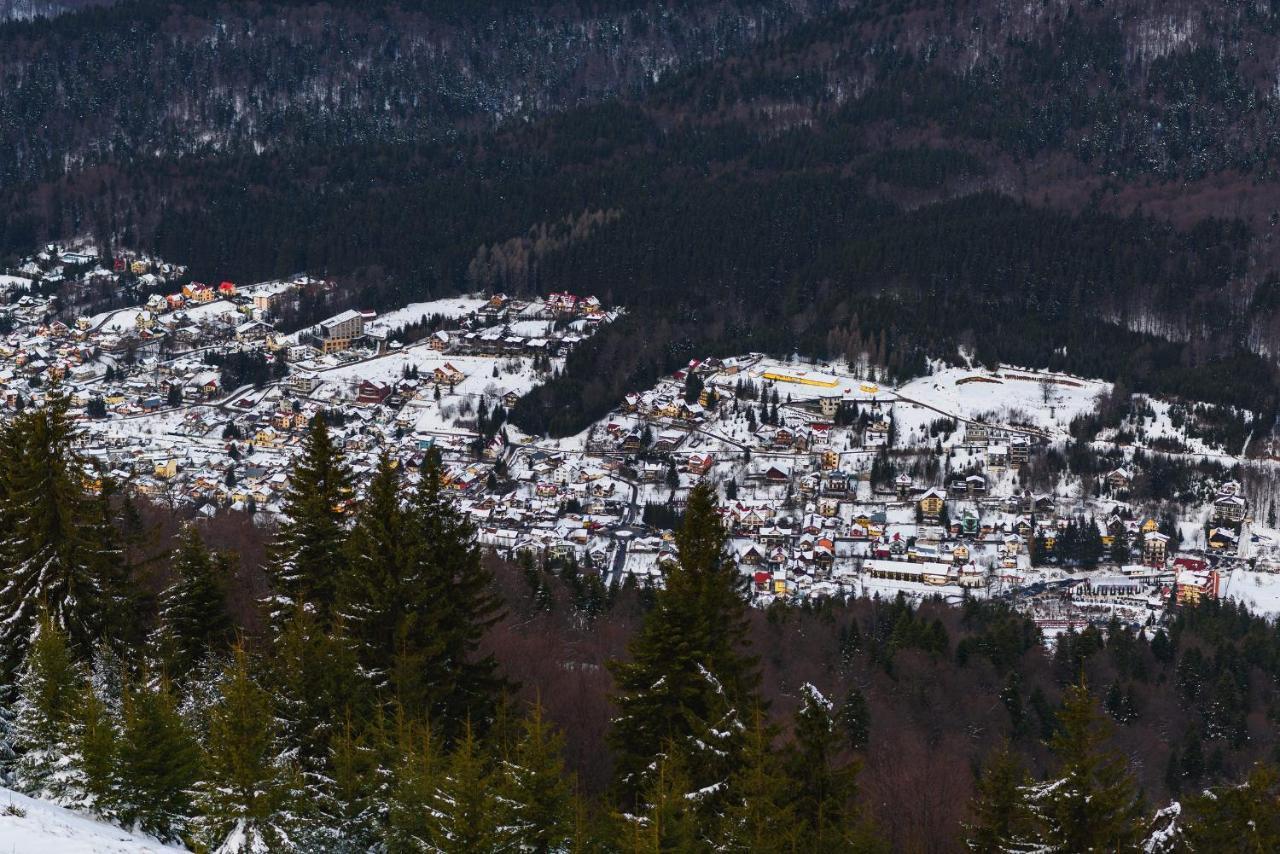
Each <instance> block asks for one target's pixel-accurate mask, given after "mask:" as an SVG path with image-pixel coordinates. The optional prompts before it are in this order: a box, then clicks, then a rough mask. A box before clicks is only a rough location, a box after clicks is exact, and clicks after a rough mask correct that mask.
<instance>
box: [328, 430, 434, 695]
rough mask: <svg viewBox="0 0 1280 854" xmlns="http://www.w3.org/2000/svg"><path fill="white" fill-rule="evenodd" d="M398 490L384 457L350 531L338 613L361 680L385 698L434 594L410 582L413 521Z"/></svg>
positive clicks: (393, 472) (397, 479)
mask: <svg viewBox="0 0 1280 854" xmlns="http://www.w3.org/2000/svg"><path fill="white" fill-rule="evenodd" d="M399 490H400V471H399V468H398V466H396V464H395V462H394V460H393V459H392V458H391V456H390V454H386V453H384V454H383V455H382V456H381V457H380V458H379V460H378V467H377V470H376V471H375V472H374V475H373V479H372V480H371V481H370V482H369V489H368V492H367V493H366V495H365V499H364V501H363V502H362V504H361V506H360V512H359V515H358V516H357V518H356V523H355V526H354V527H353V528H352V530H351V535H350V537H349V539H348V556H347V559H346V560H345V561H344V564H343V565H344V569H345V571H344V573H343V575H342V577H341V579H340V580H339V589H338V599H339V613H340V615H341V617H342V621H343V626H344V628H345V630H346V633H347V637H348V638H349V639H350V641H351V644H352V647H353V649H354V650H355V654H356V659H357V661H358V662H359V664H360V672H361V675H362V676H363V677H365V678H366V679H367V680H368V681H369V682H370V687H371V688H373V689H375V690H377V691H384V692H389V690H390V689H391V685H390V678H391V673H392V670H393V662H394V657H395V654H396V650H397V649H401V648H403V643H404V642H406V641H407V638H404V637H403V634H402V632H403V630H404V628H405V623H406V622H407V621H409V620H413V619H416V614H417V613H418V612H419V611H420V609H421V606H422V605H423V604H424V602H423V599H424V593H428V592H429V591H423V590H419V589H417V587H416V584H415V583H414V582H415V581H420V579H414V578H412V577H411V572H412V567H411V566H410V563H409V558H410V554H411V552H410V550H409V549H408V548H407V547H406V546H407V545H408V544H407V543H406V541H405V540H406V532H407V529H408V525H409V520H408V519H407V518H406V517H407V514H406V512H405V509H404V507H403V506H402V504H401V501H400V494H399Z"/></svg>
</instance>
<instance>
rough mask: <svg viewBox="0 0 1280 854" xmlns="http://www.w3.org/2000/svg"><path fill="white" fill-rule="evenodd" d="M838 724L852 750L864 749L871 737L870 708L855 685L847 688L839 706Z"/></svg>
mask: <svg viewBox="0 0 1280 854" xmlns="http://www.w3.org/2000/svg"><path fill="white" fill-rule="evenodd" d="M840 725H841V726H842V727H843V728H844V732H845V736H846V738H847V740H848V744H849V747H850V748H851V749H852V750H866V748H867V742H868V741H869V740H870V739H871V709H870V708H869V707H868V706H867V698H866V697H865V696H863V694H862V692H861V691H859V690H858V687H857V686H856V685H855V686H853V687H851V688H850V689H849V693H848V694H846V695H845V698H844V704H843V705H842V706H841V707H840Z"/></svg>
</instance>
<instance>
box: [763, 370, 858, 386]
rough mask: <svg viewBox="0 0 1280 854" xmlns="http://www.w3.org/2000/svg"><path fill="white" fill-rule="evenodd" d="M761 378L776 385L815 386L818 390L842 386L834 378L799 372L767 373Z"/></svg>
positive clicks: (780, 371) (779, 371) (777, 371)
mask: <svg viewBox="0 0 1280 854" xmlns="http://www.w3.org/2000/svg"><path fill="white" fill-rule="evenodd" d="M761 376H762V377H764V378H765V379H766V380H773V381H774V382H776V383H795V384H797V385H807V386H815V387H817V388H835V387H836V386H838V385H840V381H839V380H837V379H835V378H834V377H815V376H813V375H811V374H805V373H801V372H799V371H796V372H790V371H782V370H773V371H765V372H764V373H763V374H761Z"/></svg>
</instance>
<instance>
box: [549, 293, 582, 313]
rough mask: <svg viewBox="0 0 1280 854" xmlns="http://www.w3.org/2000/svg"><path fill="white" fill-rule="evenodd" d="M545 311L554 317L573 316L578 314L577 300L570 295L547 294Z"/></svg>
mask: <svg viewBox="0 0 1280 854" xmlns="http://www.w3.org/2000/svg"><path fill="white" fill-rule="evenodd" d="M546 309H547V311H548V312H549V313H550V314H554V315H561V316H563V315H575V314H577V313H578V298H577V297H576V296H574V295H573V294H571V293H554V294H547V300H546Z"/></svg>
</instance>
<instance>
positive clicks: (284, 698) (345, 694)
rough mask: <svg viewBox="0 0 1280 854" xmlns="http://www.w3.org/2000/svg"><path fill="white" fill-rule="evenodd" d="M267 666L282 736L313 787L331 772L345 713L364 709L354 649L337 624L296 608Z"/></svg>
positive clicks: (364, 697)
mask: <svg viewBox="0 0 1280 854" xmlns="http://www.w3.org/2000/svg"><path fill="white" fill-rule="evenodd" d="M269 668H270V669H269V674H270V676H271V689H272V691H273V693H274V694H275V705H276V713H277V715H278V717H279V721H280V728H281V732H280V737H281V739H282V741H283V743H284V744H286V745H288V748H289V750H290V751H291V752H292V754H293V756H294V759H295V761H296V763H297V765H298V767H299V769H300V771H301V773H302V774H303V775H304V777H305V779H306V782H307V784H308V785H310V786H317V785H319V784H320V782H321V781H322V780H323V779H324V778H325V777H327V775H328V774H329V755H330V748H331V742H332V739H333V737H334V736H335V735H336V734H337V733H338V732H339V731H340V730H341V728H342V726H343V721H344V720H345V719H346V717H347V715H348V714H354V715H356V716H357V717H358V718H359V717H361V716H363V715H364V714H366V713H367V711H368V706H369V698H368V695H367V692H366V691H365V690H364V689H365V687H366V683H364V682H363V681H362V680H361V679H360V677H359V674H358V667H357V665H356V661H355V655H354V652H353V651H352V649H351V646H350V644H348V643H347V641H346V638H345V636H344V635H343V633H342V626H341V625H340V624H339V625H338V626H335V628H334V631H333V632H328V631H325V629H324V628H322V627H321V625H320V621H319V618H318V617H317V616H316V615H315V614H314V613H313V612H312V611H311V610H310V609H308V608H305V607H299V608H297V609H295V610H294V613H293V619H291V620H290V621H289V622H287V623H286V624H284V625H283V626H282V628H281V634H280V635H279V637H278V638H277V639H276V644H275V649H274V656H273V657H272V659H271V662H270V665H269Z"/></svg>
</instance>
